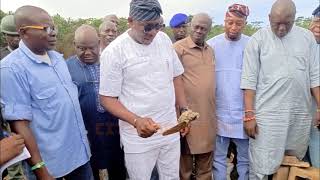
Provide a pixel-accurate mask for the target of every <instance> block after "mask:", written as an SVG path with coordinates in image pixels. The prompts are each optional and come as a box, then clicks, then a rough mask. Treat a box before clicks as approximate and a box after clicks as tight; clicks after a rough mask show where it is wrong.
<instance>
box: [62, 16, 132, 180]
mask: <svg viewBox="0 0 320 180" xmlns="http://www.w3.org/2000/svg"><path fill="white" fill-rule="evenodd" d="M110 23H111V22H110ZM74 34H75V35H74V46H75V52H76V55H74V56H72V57H70V58H69V59H68V60H67V65H68V68H69V72H70V75H71V78H72V81H73V82H74V83H75V84H76V85H77V87H78V91H79V101H80V107H81V111H82V116H83V120H84V124H85V126H86V129H87V130H88V137H89V141H90V148H91V152H92V157H91V159H90V163H91V167H92V171H93V175H94V179H95V180H99V170H102V169H107V171H108V177H109V179H110V180H125V179H126V171H125V168H124V157H123V156H124V154H123V151H122V150H121V147H120V135H119V125H118V118H116V117H115V116H113V115H111V114H110V113H109V112H108V111H105V110H104V109H103V107H102V106H101V105H100V100H99V93H98V89H99V84H100V79H99V77H100V62H99V50H100V48H99V37H98V33H97V31H96V30H95V28H94V27H92V26H89V25H81V26H80V27H79V28H78V29H77V30H76V31H75V33H74Z"/></svg>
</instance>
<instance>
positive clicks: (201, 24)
mask: <svg viewBox="0 0 320 180" xmlns="http://www.w3.org/2000/svg"><path fill="white" fill-rule="evenodd" d="M211 26H212V20H211V18H210V16H209V15H208V14H206V13H199V14H196V15H194V16H193V18H192V20H191V31H190V37H191V39H192V41H193V42H194V43H195V44H197V45H198V46H203V45H204V41H205V39H206V37H207V35H208V33H209V31H210V30H211Z"/></svg>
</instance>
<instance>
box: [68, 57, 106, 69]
mask: <svg viewBox="0 0 320 180" xmlns="http://www.w3.org/2000/svg"><path fill="white" fill-rule="evenodd" d="M74 57H75V58H76V60H77V62H78V63H79V64H80V66H82V67H93V66H99V64H100V62H99V61H97V62H96V63H94V64H86V63H84V62H82V61H81V60H80V59H79V57H78V56H77V55H74Z"/></svg>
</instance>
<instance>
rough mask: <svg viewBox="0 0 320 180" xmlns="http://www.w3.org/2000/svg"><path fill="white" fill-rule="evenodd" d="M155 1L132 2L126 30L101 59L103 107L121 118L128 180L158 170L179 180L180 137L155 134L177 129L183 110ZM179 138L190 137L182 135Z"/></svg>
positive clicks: (178, 68)
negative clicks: (180, 113) (178, 113)
mask: <svg viewBox="0 0 320 180" xmlns="http://www.w3.org/2000/svg"><path fill="white" fill-rule="evenodd" d="M161 13H162V10H161V7H160V4H159V2H158V1H157V0H133V1H131V3H130V13H129V17H128V22H129V27H130V29H129V30H128V31H126V32H125V33H123V34H122V35H120V36H119V37H118V38H117V39H115V40H114V41H113V42H112V43H111V44H110V45H109V46H107V47H106V49H105V50H104V51H103V52H102V55H101V72H100V82H101V84H100V90H99V94H100V97H101V98H100V99H101V104H102V106H103V107H104V108H105V109H107V110H108V111H109V112H111V113H112V114H113V115H115V116H117V117H119V119H120V121H119V128H120V138H121V142H122V144H123V147H124V152H125V163H126V167H127V170H128V175H129V178H130V179H132V180H150V177H151V172H152V170H153V168H154V167H155V166H156V167H157V170H158V173H159V178H160V180H165V179H174V180H178V179H179V158H180V141H179V139H180V134H179V133H174V134H172V135H168V136H162V134H161V132H160V131H159V129H160V128H161V129H165V128H169V127H172V126H174V125H175V124H176V123H177V117H176V110H175V104H177V106H178V108H181V109H184V108H186V106H187V104H186V100H185V98H184V90H183V86H182V85H181V84H182V83H183V82H182V79H181V74H182V73H183V71H184V70H183V67H182V65H181V63H180V61H179V58H178V56H177V55H176V53H175V51H174V49H173V47H172V43H171V40H170V38H169V37H168V36H167V35H166V34H165V33H163V32H161V31H159V30H160V29H161V26H162V24H161V22H160V14H161ZM184 130H185V131H183V133H182V135H185V134H186V133H187V132H188V131H187V128H186V129H184Z"/></svg>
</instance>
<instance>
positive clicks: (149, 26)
mask: <svg viewBox="0 0 320 180" xmlns="http://www.w3.org/2000/svg"><path fill="white" fill-rule="evenodd" d="M162 27H163V24H159V23H157V24H147V25H144V29H143V32H144V33H147V32H150V31H152V30H153V29H156V30H157V31H159V30H160V29H161V28H162Z"/></svg>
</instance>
